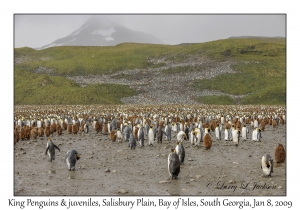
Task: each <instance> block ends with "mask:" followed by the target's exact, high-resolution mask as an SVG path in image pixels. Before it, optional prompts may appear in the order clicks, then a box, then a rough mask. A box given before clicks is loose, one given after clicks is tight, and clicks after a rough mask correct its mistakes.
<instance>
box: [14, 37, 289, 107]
mask: <svg viewBox="0 0 300 210" xmlns="http://www.w3.org/2000/svg"><path fill="white" fill-rule="evenodd" d="M190 57H193V58H197V57H203V58H207V59H211V60H212V61H213V62H219V61H230V62H231V63H232V65H231V67H232V68H233V69H235V70H236V72H237V73H236V74H223V75H219V76H217V77H215V78H213V79H210V80H208V79H204V80H196V81H194V83H192V84H190V86H191V87H192V88H195V89H196V90H203V89H209V90H219V91H221V92H223V93H227V94H232V95H246V96H245V97H244V98H242V99H241V101H240V103H241V104H285V103H286V44H285V39H283V38H273V39H272V38H269V39H226V40H218V41H213V42H207V43H200V44H190V45H176V46H172V45H153V44H133V43H124V44H120V45H117V46H111V47H75V46H73V47H71V46H68V47H64V46H61V47H52V48H47V49H44V50H34V49H31V48H16V49H15V50H14V59H15V68H14V73H15V74H14V75H15V76H14V85H15V88H14V94H15V104H88V103H89V104H91V103H92V104H97V103H98V104H118V103H121V102H120V98H122V97H127V96H131V95H134V94H136V92H135V91H133V90H132V89H130V88H129V87H127V86H120V85H87V86H86V87H80V86H79V85H77V84H76V83H74V82H72V81H69V80H67V79H66V78H65V76H75V75H90V74H91V75H102V74H112V73H115V72H118V71H120V70H126V69H127V70H129V69H135V68H147V67H150V68H158V67H164V66H166V63H164V62H168V61H173V62H174V63H180V62H184V61H186V59H188V58H190ZM161 58H163V59H164V60H163V62H161V63H154V62H152V61H151V59H161ZM41 68H42V70H43V71H38V70H39V69H41ZM199 68H200V67H199ZM197 70H198V69H197V68H196V67H194V66H186V67H179V68H172V69H171V68H170V69H164V70H163V71H162V74H169V73H180V72H189V71H197ZM36 72H38V73H36ZM123 76H124V77H125V76H126V75H123ZM45 96H47V97H45ZM199 100H200V101H201V102H204V101H203V98H202V99H201V98H199ZM216 100H217V101H218V104H228V103H233V102H232V101H231V100H229V99H228V97H219V96H214V97H213V98H211V99H210V100H208V102H205V103H215V102H214V101H216ZM223 100H225V101H224V103H223Z"/></svg>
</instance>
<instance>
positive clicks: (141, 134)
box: [138, 126, 145, 147]
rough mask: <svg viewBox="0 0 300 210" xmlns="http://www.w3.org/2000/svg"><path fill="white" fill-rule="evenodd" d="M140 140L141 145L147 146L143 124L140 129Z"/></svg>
mask: <svg viewBox="0 0 300 210" xmlns="http://www.w3.org/2000/svg"><path fill="white" fill-rule="evenodd" d="M138 142H139V143H140V145H141V147H143V146H145V145H144V127H143V126H141V127H140V128H139V131H138Z"/></svg>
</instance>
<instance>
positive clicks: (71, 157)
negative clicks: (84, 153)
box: [65, 149, 80, 171]
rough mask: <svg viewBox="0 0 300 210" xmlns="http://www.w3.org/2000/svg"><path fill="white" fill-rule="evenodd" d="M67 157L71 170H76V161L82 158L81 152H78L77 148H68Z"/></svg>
mask: <svg viewBox="0 0 300 210" xmlns="http://www.w3.org/2000/svg"><path fill="white" fill-rule="evenodd" d="M65 159H66V162H67V165H68V169H69V171H74V170H75V163H76V161H77V160H79V159H80V154H78V152H77V151H76V150H74V149H71V150H68V152H67V154H66V157H65Z"/></svg>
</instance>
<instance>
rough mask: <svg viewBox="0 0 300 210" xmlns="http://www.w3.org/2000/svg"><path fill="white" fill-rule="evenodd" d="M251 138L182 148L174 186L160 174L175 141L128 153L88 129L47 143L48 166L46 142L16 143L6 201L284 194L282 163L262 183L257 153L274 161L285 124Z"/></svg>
mask: <svg viewBox="0 0 300 210" xmlns="http://www.w3.org/2000/svg"><path fill="white" fill-rule="evenodd" d="M172 134H173V136H174V132H173V133H172ZM251 134H252V129H251V130H250V134H249V135H248V140H247V141H241V142H240V145H239V146H238V147H235V146H234V145H233V142H231V141H224V140H215V137H214V132H212V136H213V144H212V148H211V150H205V149H204V147H203V146H202V145H201V147H199V148H195V147H194V146H192V145H191V144H190V142H188V141H186V142H184V146H185V150H186V159H185V161H184V165H182V166H181V168H180V170H181V171H180V174H179V179H177V180H170V179H169V173H168V170H167V158H168V154H169V153H170V149H171V148H174V147H175V146H176V140H175V139H176V138H175V137H173V138H172V141H171V142H168V141H167V140H166V139H165V137H164V140H163V143H162V144H157V142H155V145H154V146H153V147H151V146H148V144H147V143H148V141H145V145H146V146H145V147H142V148H141V147H140V146H138V147H137V148H136V149H135V150H130V148H129V147H128V143H127V142H123V143H118V142H112V141H110V140H109V136H108V135H104V134H96V133H95V131H94V130H91V131H90V132H89V133H88V134H85V133H83V134H78V135H72V134H67V132H66V131H63V134H62V135H61V136H57V134H54V135H53V137H51V139H52V140H53V142H54V143H55V144H56V145H58V146H59V148H60V152H59V151H57V150H56V159H55V160H54V161H53V162H48V156H47V155H45V154H44V153H45V150H46V141H47V140H46V137H44V138H38V139H36V140H24V141H19V142H18V143H17V144H16V145H15V147H14V195H15V196H19V195H26V196H31V195H34V196H38V195H42V196H46V195H58V196H63V195H67V196H73V195H84V196H90V195H118V196H120V195H126V196H128V195H129V196H132V195H135V196H139V195H149V196H150V195H197V196H199V195H211V196H216V195H227V196H231V195H234V196H250V195H258V196H263V195H268V196H269V195H281V196H284V195H286V163H283V164H275V168H274V173H273V174H272V177H264V174H263V172H262V169H261V168H260V162H261V157H262V156H263V155H264V154H265V153H269V154H270V155H271V156H272V157H273V158H274V151H275V148H276V146H277V144H278V143H282V144H283V145H284V147H285V148H286V126H285V125H279V126H277V127H276V128H275V129H274V128H272V126H268V125H267V126H266V130H265V131H263V132H262V141H261V142H253V141H252V140H251ZM222 139H224V130H223V132H222ZM71 148H73V149H76V150H77V151H78V152H79V153H80V154H81V159H80V160H78V162H77V163H76V170H75V171H68V169H67V164H66V162H65V160H64V156H65V154H66V152H67V151H68V149H71ZM108 169H109V170H108ZM108 171H109V172H108Z"/></svg>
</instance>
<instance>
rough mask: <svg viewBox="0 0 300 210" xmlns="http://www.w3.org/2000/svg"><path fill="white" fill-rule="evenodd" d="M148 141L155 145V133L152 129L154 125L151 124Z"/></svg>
mask: <svg viewBox="0 0 300 210" xmlns="http://www.w3.org/2000/svg"><path fill="white" fill-rule="evenodd" d="M148 142H149V145H151V146H153V144H154V133H153V130H152V126H150V128H149V131H148Z"/></svg>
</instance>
